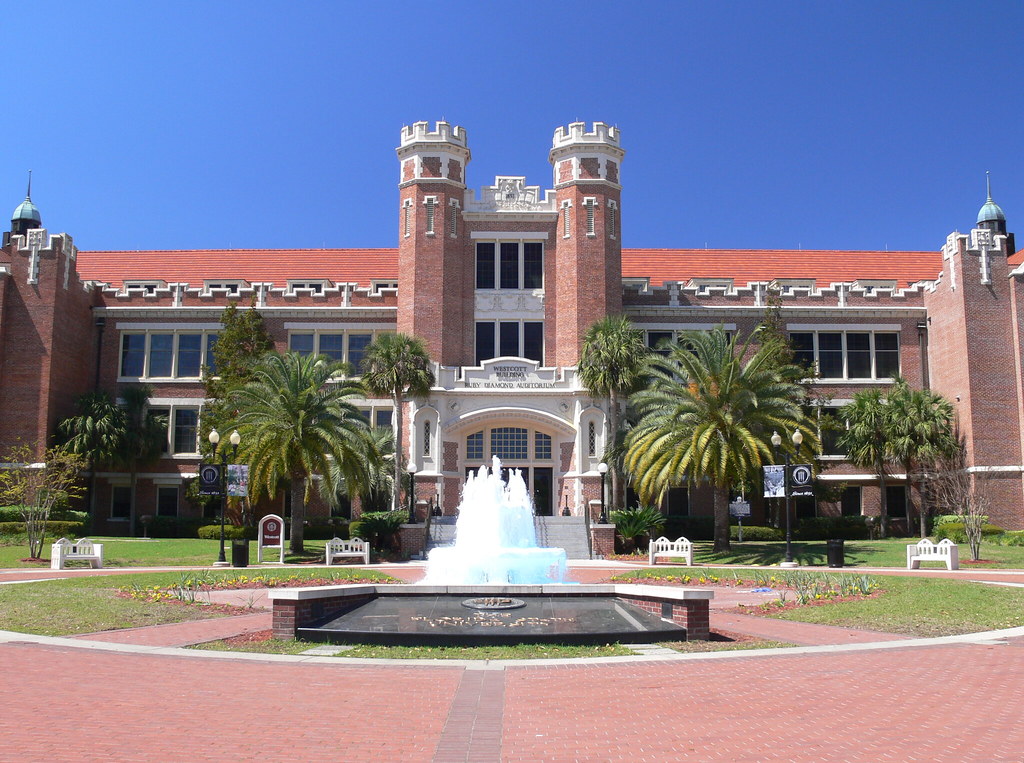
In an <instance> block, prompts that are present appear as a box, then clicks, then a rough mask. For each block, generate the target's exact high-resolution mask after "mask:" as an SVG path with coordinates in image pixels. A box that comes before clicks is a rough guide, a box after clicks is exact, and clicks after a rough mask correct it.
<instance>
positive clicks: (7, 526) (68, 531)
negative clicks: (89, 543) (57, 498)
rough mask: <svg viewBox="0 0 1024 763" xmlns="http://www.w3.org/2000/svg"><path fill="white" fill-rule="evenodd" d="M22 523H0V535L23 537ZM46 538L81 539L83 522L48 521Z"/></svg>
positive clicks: (23, 524)
mask: <svg viewBox="0 0 1024 763" xmlns="http://www.w3.org/2000/svg"><path fill="white" fill-rule="evenodd" d="M25 533H26V530H25V523H24V522H0V535H24V534H25ZM46 535H47V537H51V536H52V537H53V538H54V539H56V538H72V537H73V538H76V539H77V538H81V537H82V536H83V535H85V522H64V521H53V520H50V521H48V522H47V523H46Z"/></svg>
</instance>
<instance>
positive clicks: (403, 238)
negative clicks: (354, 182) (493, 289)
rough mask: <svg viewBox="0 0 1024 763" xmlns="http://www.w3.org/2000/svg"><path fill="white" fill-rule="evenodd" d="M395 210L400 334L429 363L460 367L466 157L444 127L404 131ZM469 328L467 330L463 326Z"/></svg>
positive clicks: (467, 286)
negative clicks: (420, 347) (421, 348)
mask: <svg viewBox="0 0 1024 763" xmlns="http://www.w3.org/2000/svg"><path fill="white" fill-rule="evenodd" d="M397 153H398V161H399V165H400V168H401V175H400V179H399V210H398V278H399V283H400V284H401V287H400V289H399V291H398V330H399V331H400V332H403V333H406V334H411V335H414V336H418V337H420V338H421V339H423V341H424V342H425V343H426V345H427V349H428V350H429V351H430V356H431V358H432V359H433V360H435V361H439V362H441V363H442V364H445V365H459V364H461V363H463V362H465V358H464V348H465V347H466V345H467V343H468V341H469V340H467V339H466V337H465V332H467V331H471V329H472V314H471V312H470V313H467V310H471V309H472V288H471V279H472V270H471V266H470V263H471V260H470V258H468V257H467V254H466V240H467V239H466V234H465V231H464V230H463V228H464V226H463V224H462V204H463V200H464V197H465V192H466V165H467V164H468V163H469V160H470V151H469V146H468V143H467V139H466V131H465V130H464V129H463V128H461V127H459V126H457V125H451V124H449V123H448V122H438V123H437V125H436V126H435V127H434V128H433V129H431V127H430V124H429V123H428V122H416V123H415V124H413V125H412V126H407V127H403V128H402V135H401V143H400V145H399V147H398V149H397ZM467 327H468V328H467Z"/></svg>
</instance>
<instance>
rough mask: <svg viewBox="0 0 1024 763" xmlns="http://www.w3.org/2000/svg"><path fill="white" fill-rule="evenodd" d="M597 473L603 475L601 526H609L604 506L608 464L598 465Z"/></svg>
mask: <svg viewBox="0 0 1024 763" xmlns="http://www.w3.org/2000/svg"><path fill="white" fill-rule="evenodd" d="M597 471H599V472H600V473H601V518H600V519H599V520H598V521H599V522H600V523H601V524H603V525H606V524H608V513H607V512H606V511H605V505H604V479H605V477H606V476H607V475H608V464H606V463H605V462H604V461H602V462H601V463H599V464H598V465H597Z"/></svg>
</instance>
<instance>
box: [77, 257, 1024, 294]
mask: <svg viewBox="0 0 1024 763" xmlns="http://www.w3.org/2000/svg"><path fill="white" fill-rule="evenodd" d="M1022 256H1024V252H1021V253H1019V254H1018V255H1015V257H1016V258H1022ZM941 269H942V255H941V253H940V252H937V251H935V252H843V251H823V250H814V251H811V250H802V251H784V250H777V249H623V250H622V275H623V276H624V277H626V278H649V279H650V281H651V284H652V285H655V286H660V285H662V284H663V283H664V282H665V281H683V282H685V281H689V280H690V279H691V278H731V279H733V283H734V284H735V285H737V286H744V285H746V284H748V283H750V282H752V281H772V280H774V279H777V278H813V279H815V282H816V283H817V285H818V286H827V285H828V284H830V283H833V282H837V281H856V280H858V279H860V280H866V279H872V280H895V281H896V283H897V286H898V287H904V286H908V285H910V284H912V283H915V282H917V281H923V280H933V279H935V278H936V277H937V276H938V274H939V271H940V270H941ZM78 272H79V274H80V275H81V277H82V278H83V279H86V280H92V281H104V282H107V283H109V284H111V285H112V286H118V287H120V286H121V285H122V282H123V281H125V280H128V281H143V280H155V279H159V280H162V281H166V282H168V283H188V284H191V285H192V286H194V287H198V286H202V283H203V281H204V280H222V279H223V280H227V279H242V280H245V281H249V282H255V281H259V282H272V283H274V284H275V285H278V286H282V287H283V286H284V285H285V284H286V283H287V282H288V281H289V280H300V279H314V278H327V279H330V280H331V281H332V282H335V283H338V282H357V283H359V284H360V285H361V286H369V285H370V281H371V279H380V280H396V279H397V278H398V250H397V249H264V250H236V249H221V250H216V249H215V250H195V251H136V252H79V253H78Z"/></svg>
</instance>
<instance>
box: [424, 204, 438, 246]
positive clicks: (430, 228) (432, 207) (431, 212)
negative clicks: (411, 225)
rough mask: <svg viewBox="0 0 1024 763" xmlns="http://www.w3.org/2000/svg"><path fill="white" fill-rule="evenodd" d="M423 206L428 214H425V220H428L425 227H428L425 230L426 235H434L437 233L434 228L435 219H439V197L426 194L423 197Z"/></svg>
mask: <svg viewBox="0 0 1024 763" xmlns="http://www.w3.org/2000/svg"><path fill="white" fill-rule="evenodd" d="M423 206H424V208H425V209H426V216H425V221H426V225H425V227H426V230H425V231H424V235H426V236H433V235H435V230H434V228H435V225H434V223H435V221H436V219H437V197H436V196H424V197H423Z"/></svg>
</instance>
